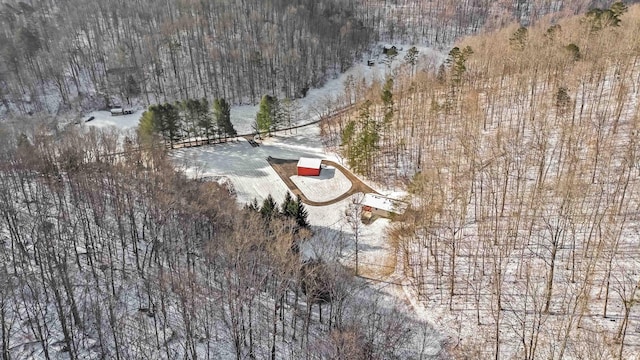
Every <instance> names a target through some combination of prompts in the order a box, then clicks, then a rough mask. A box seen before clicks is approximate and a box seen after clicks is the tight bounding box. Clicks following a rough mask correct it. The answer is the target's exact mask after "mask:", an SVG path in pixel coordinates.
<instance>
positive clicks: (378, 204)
mask: <svg viewBox="0 0 640 360" xmlns="http://www.w3.org/2000/svg"><path fill="white" fill-rule="evenodd" d="M360 205H362V218H363V220H370V219H371V218H372V217H373V216H374V215H377V216H381V217H385V218H390V217H393V216H396V215H402V214H404V212H405V211H407V208H408V207H409V204H408V203H406V202H404V201H400V200H396V199H391V198H388V197H384V196H380V195H376V194H364V197H363V198H362V201H361V202H360Z"/></svg>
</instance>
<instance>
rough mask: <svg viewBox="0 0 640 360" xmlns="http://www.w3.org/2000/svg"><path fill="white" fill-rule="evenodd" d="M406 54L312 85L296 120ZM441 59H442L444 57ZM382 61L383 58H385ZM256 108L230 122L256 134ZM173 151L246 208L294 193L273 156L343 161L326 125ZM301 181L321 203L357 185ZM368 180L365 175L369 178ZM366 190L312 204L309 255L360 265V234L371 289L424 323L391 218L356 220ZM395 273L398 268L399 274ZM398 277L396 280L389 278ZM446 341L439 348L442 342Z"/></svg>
mask: <svg viewBox="0 0 640 360" xmlns="http://www.w3.org/2000/svg"><path fill="white" fill-rule="evenodd" d="M398 47H399V48H402V49H403V50H402V51H400V52H399V54H398V56H397V57H396V60H395V61H394V63H393V65H392V66H391V67H388V66H387V65H386V64H382V63H380V61H376V64H375V66H371V67H370V66H367V65H366V59H365V60H364V62H363V63H360V64H356V65H355V66H353V67H352V68H351V69H349V70H348V71H347V72H346V73H344V74H341V75H340V76H338V77H337V78H335V79H331V80H330V81H328V82H327V83H326V84H325V86H323V87H322V88H321V89H311V90H309V93H308V94H307V97H305V98H304V99H299V100H296V101H295V103H296V104H297V107H298V108H299V111H298V115H299V116H297V117H296V118H295V121H294V124H304V123H308V122H310V121H313V120H317V119H319V118H320V116H321V115H323V114H326V111H327V109H328V106H327V105H328V104H333V106H335V104H336V103H337V102H338V100H337V99H338V98H339V97H340V96H341V94H343V87H344V83H345V80H346V79H347V78H348V77H349V76H351V77H352V79H353V81H355V82H366V83H371V81H373V80H374V79H379V80H382V79H383V78H384V76H385V73H386V72H387V71H389V70H391V69H393V68H397V66H399V65H401V64H403V63H404V60H403V58H404V54H405V52H406V50H407V49H409V47H410V46H398ZM419 50H420V56H427V57H429V58H431V59H435V60H434V61H441V56H440V55H438V54H437V53H435V52H433V51H431V50H429V49H425V48H419ZM439 56H440V57H439ZM378 59H379V60H381V59H382V58H381V56H379V57H378ZM257 111H258V107H257V106H234V107H232V109H231V119H232V122H233V124H234V127H235V128H236V130H237V131H238V133H240V134H243V133H250V132H252V130H253V128H252V124H253V123H254V121H255V114H256V112H257ZM141 115H142V110H138V111H136V112H135V113H134V114H132V115H122V116H111V114H110V113H109V112H108V111H94V112H92V113H89V114H86V116H85V117H83V120H86V119H87V118H88V117H90V116H94V117H95V119H93V120H92V121H90V122H87V123H85V124H86V125H87V126H94V127H97V128H107V127H110V126H115V127H117V128H121V129H128V130H129V131H130V130H132V128H134V127H136V126H137V124H138V121H139V119H140V117H141ZM171 156H172V157H173V158H174V160H175V163H176V165H177V166H178V167H179V168H181V169H182V170H183V171H184V172H185V173H186V174H187V175H189V176H193V177H210V178H213V179H216V180H217V181H219V182H220V181H222V182H226V183H230V184H231V185H232V187H233V190H234V192H235V193H236V196H237V200H238V205H239V206H242V205H244V204H246V203H249V202H251V201H253V200H254V199H256V200H257V201H258V203H261V202H262V201H263V200H264V199H265V198H266V197H267V196H268V195H269V194H270V195H271V196H272V197H273V198H274V200H275V201H276V202H278V203H282V201H283V200H284V198H285V194H286V193H287V192H288V191H289V189H288V188H287V186H286V185H285V184H284V182H283V181H282V179H280V177H279V176H278V174H277V173H276V172H275V170H274V169H273V168H272V167H271V166H270V165H269V163H268V162H267V158H268V157H269V156H271V157H274V158H279V159H298V158H300V157H312V158H321V159H327V160H333V161H336V162H338V163H341V164H342V161H341V160H340V159H339V158H338V157H337V156H336V155H335V154H332V153H328V152H327V151H326V150H325V149H324V148H323V145H322V143H321V139H320V128H319V126H318V125H317V124H316V125H311V126H308V127H303V128H299V129H296V130H293V131H287V132H278V133H277V134H276V136H273V137H270V138H267V139H264V140H263V141H262V142H261V143H260V146H258V147H253V146H251V145H250V144H249V143H248V142H247V141H246V140H245V139H243V138H238V139H235V140H232V141H229V142H227V143H224V144H217V145H210V146H203V147H197V148H187V149H178V150H172V151H171ZM292 180H293V181H294V183H295V184H296V185H297V186H298V187H299V188H300V189H301V190H302V191H303V192H304V194H305V195H306V196H307V197H308V198H309V199H310V200H314V201H327V200H331V199H333V198H335V197H337V196H339V195H341V194H343V193H344V192H346V191H347V190H349V188H350V187H351V182H350V181H349V180H348V179H347V178H346V177H345V176H344V175H343V174H342V173H341V172H340V171H336V169H333V168H331V167H329V168H327V169H323V171H322V175H321V176H320V177H317V178H311V177H307V178H301V177H298V176H293V177H292ZM363 180H364V181H365V182H366V179H363ZM369 184H370V185H372V186H373V187H374V188H376V190H378V191H379V192H381V193H383V194H386V195H391V196H394V197H398V198H399V197H400V196H399V195H402V194H400V193H394V194H391V191H390V190H389V189H385V188H383V187H381V186H380V185H376V184H371V183H369ZM359 196H361V194H356V195H353V196H351V197H349V198H347V199H345V200H342V201H340V202H337V203H334V204H332V205H328V206H322V207H317V206H306V209H307V211H308V214H309V216H308V220H309V223H310V224H311V225H312V228H313V229H314V232H315V236H314V239H312V240H311V241H310V242H309V243H308V244H307V245H306V248H304V249H302V251H303V252H304V253H305V254H307V255H308V256H314V257H322V256H324V255H330V254H328V253H329V252H331V253H333V254H336V253H337V254H339V255H340V256H341V257H342V259H343V261H344V262H345V264H347V265H349V266H351V267H353V266H354V264H355V254H356V246H355V238H356V233H357V239H358V246H357V251H358V264H359V274H360V275H362V276H363V277H365V278H369V279H372V280H371V286H372V287H373V288H376V289H378V290H381V291H384V292H386V293H388V294H389V295H390V296H391V297H392V298H395V299H397V300H398V302H397V304H404V305H402V306H405V307H406V308H407V311H409V312H410V313H411V316H415V317H416V318H417V319H420V320H424V319H425V318H426V316H425V311H424V309H423V308H422V307H420V305H419V304H418V303H417V301H415V300H414V299H412V298H410V297H412V296H413V295H411V294H408V293H407V290H406V289H407V287H406V286H403V284H404V283H405V282H406V280H405V279H403V278H400V277H399V276H400V275H398V274H399V272H395V266H396V265H395V264H396V261H395V255H396V254H395V250H394V249H393V247H392V246H391V245H390V244H389V242H388V240H387V237H386V229H387V227H388V225H389V220H387V219H377V220H376V221H374V222H373V223H372V224H368V225H363V224H362V223H361V222H358V223H357V230H356V226H355V224H354V223H353V222H349V221H347V219H346V216H345V210H346V209H347V208H348V207H349V205H351V204H352V203H353V201H354V199H357V198H358V197H359ZM394 272H395V273H394ZM390 280H393V281H390ZM438 346H439V345H438Z"/></svg>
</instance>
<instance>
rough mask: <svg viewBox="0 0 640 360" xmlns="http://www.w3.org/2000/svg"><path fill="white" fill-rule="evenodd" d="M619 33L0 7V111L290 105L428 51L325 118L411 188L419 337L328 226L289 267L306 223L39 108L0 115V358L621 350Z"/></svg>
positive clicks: (626, 297)
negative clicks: (321, 246)
mask: <svg viewBox="0 0 640 360" xmlns="http://www.w3.org/2000/svg"><path fill="white" fill-rule="evenodd" d="M626 3H627V4H630V3H632V2H626ZM594 8H595V9H596V10H593V9H594ZM590 9H591V11H590ZM572 15H576V16H575V17H569V16H572ZM639 24H640V8H638V7H637V6H632V7H630V8H629V9H627V8H626V6H624V5H623V4H622V3H617V4H613V2H612V1H590V0H566V1H562V0H559V1H546V0H530V1H520V0H513V1H510V0H504V1H503V0H498V1H491V0H465V1H456V0H433V1H420V0H393V1H392V0H322V1H313V0H296V1H285V0H274V1H263V0H242V1H236V0H216V1H197V0H179V1H178V0H176V1H162V2H160V1H150V0H135V1H129V2H125V1H115V0H106V1H97V0H87V1H85V0H65V1H62V0H33V1H15V0H10V1H7V2H4V3H2V4H1V5H0V116H1V117H2V118H3V119H4V118H13V117H17V115H24V114H32V113H38V112H47V113H56V114H57V115H58V116H61V117H63V118H64V116H66V114H67V113H68V112H81V111H84V110H88V109H96V108H103V107H105V106H108V105H113V104H114V103H118V102H120V103H124V102H130V103H132V104H145V105H148V104H152V103H156V102H165V101H167V102H173V101H175V100H182V99H196V98H205V99H209V100H211V99H214V98H215V99H227V100H228V101H229V103H231V104H240V103H256V102H258V101H259V99H261V98H262V97H263V95H265V94H271V95H275V96H278V97H286V98H296V97H303V96H305V93H306V92H307V91H308V89H309V88H311V87H315V86H320V85H321V84H322V83H323V82H324V81H325V80H327V79H328V78H330V77H332V76H333V75H335V74H337V73H339V72H341V71H343V70H345V69H346V68H348V67H349V66H350V65H351V64H352V62H353V61H354V60H356V59H361V58H363V57H365V56H370V55H371V53H375V52H376V51H380V49H379V45H377V44H378V43H379V42H390V43H395V42H397V43H403V44H412V43H415V44H423V45H429V46H433V47H436V48H440V49H446V50H443V51H444V53H446V54H448V56H447V59H446V61H445V62H444V63H443V64H440V63H438V62H437V61H434V60H433V59H427V58H417V59H411V58H407V59H405V60H406V61H405V62H404V65H403V66H401V67H399V68H397V69H395V70H394V72H393V73H392V75H391V76H389V77H388V78H387V79H386V80H385V81H383V82H380V83H378V82H375V83H373V84H365V85H366V86H367V87H365V86H363V84H361V83H357V82H356V81H350V82H347V83H345V94H344V95H345V96H344V97H343V99H342V102H343V104H341V105H344V104H351V105H354V106H353V111H346V112H344V113H341V114H340V115H339V116H336V117H333V118H332V120H331V121H325V122H323V123H322V135H323V139H324V142H325V144H326V145H327V146H328V147H329V148H330V149H333V150H335V151H337V152H339V153H341V154H342V155H344V158H345V160H346V162H347V165H349V166H350V167H351V168H352V169H353V170H355V171H358V172H360V173H361V174H363V175H365V176H366V177H367V178H368V179H370V180H374V181H378V182H380V183H394V184H396V185H397V186H401V187H406V188H407V189H408V190H409V193H410V199H408V201H410V202H412V205H413V206H412V210H411V211H410V212H409V213H408V214H407V215H406V217H405V218H404V219H402V221H397V222H394V225H393V226H392V227H391V229H390V232H389V234H388V236H389V238H390V239H391V240H392V243H393V244H395V246H396V247H397V248H396V254H395V255H396V256H395V257H394V259H393V261H395V262H397V263H399V264H400V268H402V269H403V270H404V272H405V274H406V275H407V276H408V277H409V278H410V279H411V287H412V289H413V291H414V292H415V294H416V296H417V298H418V299H420V301H421V302H422V303H423V304H424V305H425V306H426V308H427V309H429V312H430V314H432V318H433V324H434V325H435V326H436V327H437V329H436V330H434V329H432V328H431V325H429V324H426V323H423V322H420V321H416V320H415V319H412V318H410V317H408V316H407V314H406V312H403V311H400V310H398V309H397V308H395V307H394V304H393V303H392V302H391V301H388V299H387V298H385V295H383V294H381V293H378V292H376V291H375V290H373V289H372V288H371V287H369V286H367V285H366V284H365V282H364V281H363V280H362V279H361V278H357V277H353V276H352V272H351V271H350V270H349V269H347V268H345V267H344V266H343V265H341V262H340V260H341V259H340V258H339V254H340V251H339V249H333V248H331V246H336V245H335V244H337V243H339V241H338V239H337V236H338V235H335V237H332V233H331V232H326V237H327V238H326V239H325V240H326V241H325V243H326V244H327V246H328V247H329V249H328V250H327V251H326V254H327V256H325V257H324V258H322V259H321V261H320V260H316V261H311V262H305V261H303V258H302V257H301V255H300V254H299V250H300V249H299V244H301V243H302V242H304V241H305V240H307V239H308V238H309V237H310V236H311V235H312V232H314V231H316V234H315V236H316V237H318V236H324V235H323V234H324V233H322V232H321V230H322V229H311V230H310V229H307V228H305V227H301V226H300V225H299V224H297V223H296V222H295V221H294V220H292V219H290V218H287V217H286V216H284V215H283V214H285V213H286V212H287V211H288V210H287V209H285V208H282V211H280V208H271V210H270V211H265V210H264V206H263V207H262V208H260V207H259V206H257V205H249V206H246V207H244V208H241V206H240V205H238V204H237V203H236V199H234V197H233V195H232V194H231V193H230V190H229V189H228V188H226V187H224V186H220V185H218V184H216V183H212V182H206V181H201V180H192V179H187V178H186V177H185V175H184V174H183V173H181V172H180V171H178V170H176V165H175V163H172V162H171V161H170V159H169V158H168V156H167V152H166V150H164V149H160V148H157V149H150V148H146V149H145V150H144V151H125V152H122V151H121V150H122V148H121V147H122V146H124V147H125V149H124V150H131V149H126V147H129V146H132V147H135V142H136V141H137V140H136V139H127V141H123V136H122V134H119V133H117V132H109V131H101V132H98V131H88V130H86V129H85V130H86V131H85V130H79V129H74V128H73V127H69V128H63V127H62V126H59V125H57V124H56V121H53V120H52V121H51V122H44V121H43V120H42V119H43V118H47V117H46V116H44V115H41V114H39V115H38V116H33V117H27V116H24V117H19V118H18V119H19V121H17V122H13V123H11V122H8V121H6V122H2V124H0V144H1V145H0V215H1V218H0V323H1V327H0V339H1V341H0V355H1V358H2V359H3V360H5V359H6V360H8V359H21V358H45V359H51V358H69V359H91V358H95V359H98V358H114V359H123V358H132V359H139V358H143V359H157V358H167V359H169V358H171V359H173V358H184V359H196V358H207V359H217V358H236V359H247V358H249V359H265V358H271V359H276V358H292V359H298V358H305V359H411V358H413V359H429V358H433V359H440V358H448V357H456V358H469V359H481V358H482V359H484V358H495V359H500V358H518V359H536V358H548V359H561V358H581V359H604V358H621V359H626V358H632V357H633V356H637V354H638V353H640V347H639V345H638V344H639V343H640V331H638V329H640V320H638V319H639V317H638V316H639V315H638V307H637V306H636V305H637V304H636V303H637V302H638V300H639V299H640V295H638V291H637V290H638V287H639V285H638V284H640V275H638V274H640V270H639V269H640V264H638V259H637V255H638V232H639V231H640V227H639V225H640V218H638V206H640V195H639V194H638V193H637V192H638V191H640V183H639V182H638V178H639V176H640V167H639V166H638V156H637V155H638V154H637V150H638V143H639V141H640V139H639V138H638V136H640V135H639V134H640V133H639V131H640V123H639V121H640V114H639V109H640V103H639V102H638V98H639V94H640V64H639V60H640V42H638V39H639V38H640V25H639ZM473 33H482V34H481V35H479V36H474V37H469V38H465V39H463V40H458V39H460V38H461V37H462V36H464V35H467V34H473ZM456 40H458V42H456ZM352 80H353V79H352ZM114 153H117V155H113V154H114ZM108 154H111V155H108ZM320 242H322V241H320ZM438 332H441V333H443V334H445V335H446V336H447V338H446V340H443V339H441V338H438V337H437V335H436V334H437V333H438ZM443 343H444V345H446V346H444V347H443V348H444V350H442V351H437V352H432V351H429V350H432V349H434V348H435V349H440V348H441V347H440V344H443ZM434 344H435V345H434Z"/></svg>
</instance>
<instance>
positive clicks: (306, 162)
mask: <svg viewBox="0 0 640 360" xmlns="http://www.w3.org/2000/svg"><path fill="white" fill-rule="evenodd" d="M321 163H322V159H314V158H306V157H301V158H300V160H298V167H302V168H307V169H320V164H321Z"/></svg>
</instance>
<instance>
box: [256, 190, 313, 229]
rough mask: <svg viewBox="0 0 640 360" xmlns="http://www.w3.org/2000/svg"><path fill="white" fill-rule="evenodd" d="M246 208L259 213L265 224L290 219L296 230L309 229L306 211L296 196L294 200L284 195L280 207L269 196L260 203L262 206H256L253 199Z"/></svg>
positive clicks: (288, 195) (288, 194)
mask: <svg viewBox="0 0 640 360" xmlns="http://www.w3.org/2000/svg"><path fill="white" fill-rule="evenodd" d="M247 208H248V209H250V210H254V211H257V212H259V213H260V215H261V216H262V218H263V219H265V221H267V222H269V221H270V220H272V219H274V218H283V219H291V220H294V221H295V223H296V229H297V230H299V229H308V228H309V222H308V221H307V217H308V215H309V214H308V213H307V209H305V208H304V204H303V203H302V199H300V196H298V197H297V198H296V199H295V200H294V199H293V197H291V193H289V192H287V194H286V195H285V198H284V202H283V203H282V205H280V206H279V205H278V203H277V202H276V201H275V200H273V197H272V196H271V194H269V196H267V198H266V199H264V201H263V202H262V206H258V201H257V200H256V199H254V200H253V202H252V203H251V204H248V205H247Z"/></svg>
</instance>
